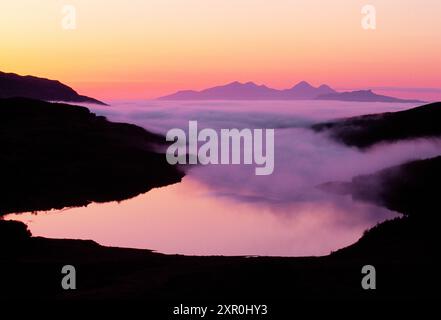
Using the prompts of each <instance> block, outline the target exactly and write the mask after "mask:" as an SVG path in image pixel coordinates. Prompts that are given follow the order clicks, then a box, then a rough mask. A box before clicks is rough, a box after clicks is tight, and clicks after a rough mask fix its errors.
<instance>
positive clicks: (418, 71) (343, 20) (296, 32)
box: [0, 0, 441, 100]
mask: <svg viewBox="0 0 441 320" xmlns="http://www.w3.org/2000/svg"><path fill="white" fill-rule="evenodd" d="M67 3H68V4H72V5H74V7H75V8H76V14H77V28H76V29H75V30H65V29H63V28H62V27H61V22H62V19H63V13H62V7H63V5H64V4H67ZM365 4H366V2H365V1H359V0H353V1H347V0H335V1H324V0H321V1H318V0H297V1H292V0H279V1H273V2H270V1H266V0H235V1H225V0H211V1H206V0H186V1H181V0H146V1H141V0H134V1H130V2H127V1H123V0H95V1H86V0H71V1H68V2H65V1H58V0H47V1H38V0H22V1H9V2H7V3H4V2H2V4H1V5H0V36H1V39H2V43H1V44H0V70H2V71H6V72H16V73H19V74H33V75H38V76H43V77H48V78H52V79H59V80H61V81H63V82H65V83H67V84H69V85H71V86H73V87H74V88H75V89H77V90H78V91H79V92H81V93H82V94H87V95H91V96H94V97H96V98H100V99H104V100H106V99H107V100H109V99H127V98H132V99H138V98H153V97H157V96H160V95H163V94H167V93H170V92H173V91H176V90H180V89H203V88H206V87H210V86H214V85H219V84H224V83H228V82H231V81H235V80H238V81H244V82H246V81H254V82H256V83H258V84H266V85H268V86H272V87H275V88H287V87H290V86H292V85H293V84H295V83H297V82H299V81H301V80H306V81H308V82H310V83H312V84H314V85H319V84H321V83H327V84H329V85H331V86H333V87H335V88H351V89H352V88H354V89H356V88H371V87H399V88H440V87H441V42H440V41H439V40H440V38H441V37H440V36H441V22H440V19H439V18H438V16H439V14H440V13H441V2H440V1H438V0H426V1H424V4H423V3H422V2H421V1H417V0H401V1H398V0H372V1H370V2H369V4H372V5H374V6H375V8H376V10H377V28H376V30H364V29H363V28H362V27H361V19H362V14H361V8H362V7H363V5H365ZM382 93H384V92H382ZM395 95H397V96H403V97H415V98H423V99H430V100H433V99H441V97H440V92H439V91H431V92H429V91H415V90H414V91H403V90H398V91H396V94H395ZM437 97H438V98H437Z"/></svg>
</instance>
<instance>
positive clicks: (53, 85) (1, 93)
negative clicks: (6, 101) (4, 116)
mask: <svg viewBox="0 0 441 320" xmlns="http://www.w3.org/2000/svg"><path fill="white" fill-rule="evenodd" d="M14 97H22V98H30V99H38V100H45V101H65V102H87V103H95V104H100V105H106V104H105V103H104V102H101V101H99V100H96V99H94V98H90V97H87V96H82V95H80V94H78V93H77V92H76V91H75V90H74V89H72V88H71V87H69V86H67V85H65V84H63V83H61V82H59V81H57V80H50V79H45V78H38V77H34V76H21V75H18V74H15V73H5V72H1V71H0V98H14Z"/></svg>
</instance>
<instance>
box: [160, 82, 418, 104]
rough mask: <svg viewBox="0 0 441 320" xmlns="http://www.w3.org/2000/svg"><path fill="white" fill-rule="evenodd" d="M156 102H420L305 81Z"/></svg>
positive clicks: (240, 86)
mask: <svg viewBox="0 0 441 320" xmlns="http://www.w3.org/2000/svg"><path fill="white" fill-rule="evenodd" d="M158 99H159V100H339V101H354V102H356V101H358V102H397V103H420V102H422V101H419V100H406V99H399V98H393V97H388V96H383V95H378V94H375V93H374V92H372V91H371V90H359V91H351V92H337V91H336V90H334V89H332V88H331V87H330V86H328V85H326V84H323V85H321V86H319V87H313V86H312V85H310V84H309V83H308V82H306V81H301V82H299V83H298V84H296V85H295V86H293V87H291V88H289V89H284V90H277V89H273V88H269V87H267V86H265V85H257V84H255V83H254V82H246V83H241V82H238V81H235V82H231V83H229V84H226V85H222V86H217V87H212V88H208V89H204V90H201V91H195V90H184V91H178V92H176V93H173V94H170V95H166V96H163V97H160V98H158Z"/></svg>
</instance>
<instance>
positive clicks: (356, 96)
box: [316, 90, 424, 103]
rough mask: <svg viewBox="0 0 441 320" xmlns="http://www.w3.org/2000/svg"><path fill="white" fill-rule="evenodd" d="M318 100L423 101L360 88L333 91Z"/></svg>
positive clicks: (320, 96)
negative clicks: (384, 94)
mask: <svg viewBox="0 0 441 320" xmlns="http://www.w3.org/2000/svg"><path fill="white" fill-rule="evenodd" d="M316 99H317V100H338V101H354V102H397V103H423V102H424V101H420V100H407V99H399V98H394V97H389V96H383V95H379V94H376V93H374V92H373V91H372V90H358V91H348V92H333V93H328V94H322V95H319V96H318V97H317V98H316Z"/></svg>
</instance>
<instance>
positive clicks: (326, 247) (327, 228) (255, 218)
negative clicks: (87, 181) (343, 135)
mask: <svg viewBox="0 0 441 320" xmlns="http://www.w3.org/2000/svg"><path fill="white" fill-rule="evenodd" d="M347 200H348V201H347V204H346V205H345V206H342V205H336V204H334V203H332V202H319V203H300V204H299V203H297V204H294V203H293V204H289V205H284V206H283V208H281V207H278V208H277V210H275V209H274V208H273V207H270V206H266V207H265V206H262V205H261V204H260V205H256V204H250V203H246V202H237V201H234V200H231V199H228V198H215V197H213V196H210V190H209V188H208V187H207V186H205V185H204V184H201V183H199V182H197V181H196V180H194V179H192V178H190V177H186V178H185V179H184V181H183V182H182V183H180V184H175V185H172V186H168V187H164V188H160V189H154V190H152V191H150V192H148V193H146V194H143V195H140V196H138V197H136V198H133V199H130V200H127V201H123V202H121V203H117V202H111V203H106V204H91V205H89V206H88V207H83V208H72V209H68V210H64V211H62V212H60V211H56V210H53V211H50V212H46V213H39V214H38V215H35V214H32V213H25V214H19V215H9V216H7V219H14V220H20V221H23V222H25V223H27V224H28V225H29V227H30V229H31V231H32V233H33V235H34V236H44V237H50V238H73V239H93V240H95V241H97V242H98V243H100V244H102V245H107V246H119V247H133V248H146V249H147V248H148V249H153V250H156V251H159V252H163V253H179V254H188V255H272V256H275V255H279V256H304V255H323V254H328V253H330V252H331V251H332V250H336V249H338V248H341V247H344V246H346V245H349V244H351V243H353V242H355V241H356V240H357V239H358V238H359V237H360V236H361V235H362V233H363V231H364V230H366V229H367V228H369V227H371V226H372V225H373V223H375V222H372V220H371V218H372V217H370V218H368V217H367V216H369V215H368V214H366V213H367V212H370V211H372V210H374V211H378V212H381V214H379V215H378V216H379V217H381V220H384V219H387V218H390V217H392V216H393V214H392V213H390V212H385V210H384V209H380V208H373V207H371V206H368V205H364V204H359V203H353V202H352V201H351V200H350V199H347ZM378 220H380V218H378Z"/></svg>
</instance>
